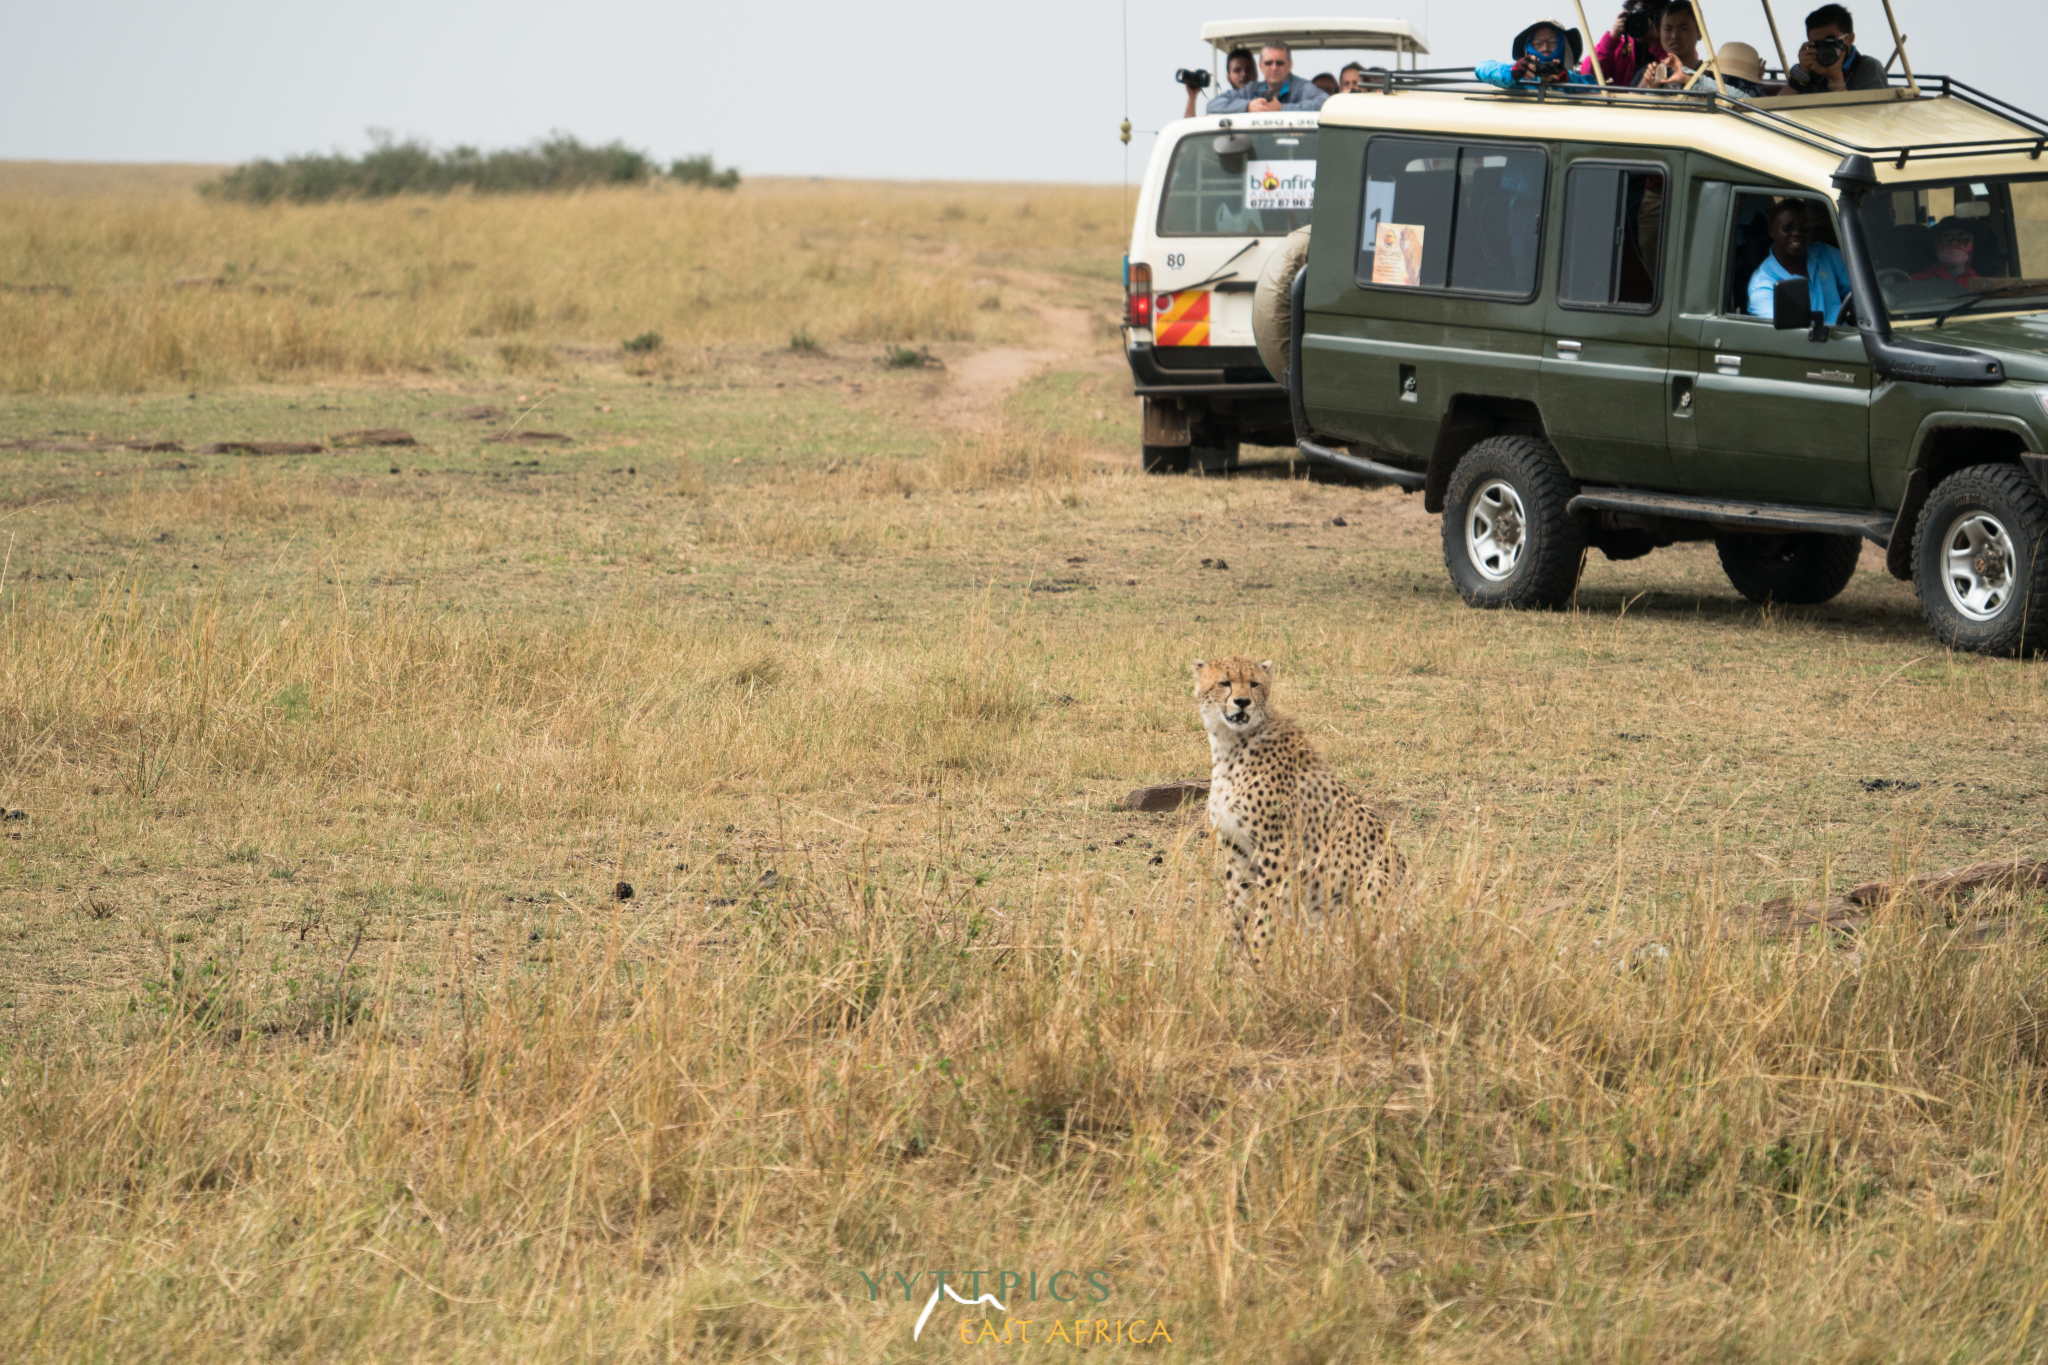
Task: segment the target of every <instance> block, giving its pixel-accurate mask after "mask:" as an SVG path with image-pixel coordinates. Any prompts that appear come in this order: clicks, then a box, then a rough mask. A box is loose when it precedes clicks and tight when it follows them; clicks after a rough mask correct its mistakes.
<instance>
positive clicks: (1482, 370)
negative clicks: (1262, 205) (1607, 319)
mask: <svg viewBox="0 0 2048 1365" xmlns="http://www.w3.org/2000/svg"><path fill="white" fill-rule="evenodd" d="M1335 133H1336V130H1332V129H1328V128H1326V129H1324V130H1323V133H1322V136H1323V138H1324V139H1325V143H1324V145H1325V148H1326V152H1325V155H1324V156H1323V158H1322V163H1321V177H1322V183H1320V184H1319V185H1318V192H1319V195H1320V196H1321V197H1322V199H1323V202H1324V204H1325V206H1326V208H1325V211H1324V212H1323V213H1321V214H1319V215H1318V218H1317V229H1316V231H1317V234H1318V246H1317V248H1316V249H1315V251H1313V252H1311V254H1310V262H1309V272H1308V284H1307V286H1306V311H1307V314H1308V318H1307V325H1306V330H1305V334H1304V336H1303V339H1302V361H1301V363H1302V367H1303V375H1304V384H1303V388H1304V391H1305V397H1306V401H1307V405H1308V417H1309V420H1310V423H1311V425H1313V426H1314V427H1315V428H1316V429H1317V430H1319V431H1325V432H1329V433H1331V434H1333V435H1337V436H1341V437H1344V438H1346V439H1348V440H1351V441H1353V442H1354V443H1356V444H1359V445H1362V446H1364V447H1367V448H1370V449H1373V450H1375V451H1378V452H1380V453H1381V454H1382V455H1384V456H1387V457H1393V458H1395V459H1396V461H1397V462H1398V463H1405V464H1410V465H1415V464H1419V463H1421V462H1426V461H1427V460H1428V458H1429V456H1430V453H1431V450H1432V448H1433V447H1434V446H1435V445H1436V443H1437V441H1438V438H1439V433H1440V430H1441V428H1442V425H1443V422H1444V420H1445V418H1446V415H1447V414H1448V413H1450V412H1452V411H1453V410H1454V407H1455V405H1457V404H1459V403H1460V402H1461V400H1467V399H1470V400H1476V401H1479V402H1484V403H1487V404H1489V405H1496V410H1519V411H1526V412H1527V413H1528V415H1529V418H1530V420H1531V422H1532V424H1533V420H1534V417H1535V414H1536V412H1537V404H1536V369H1537V353H1538V351H1539V350H1540V348H1541V346H1542V341H1543V309H1542V305H1541V303H1540V301H1539V300H1540V290H1539V282H1540V280H1541V275H1542V255H1543V230H1544V223H1545V221H1546V214H1545V212H1544V210H1545V206H1546V196H1547V194H1548V181H1549V168H1550V151H1549V148H1548V147H1547V146H1546V145H1545V144H1543V143H1540V142H1508V141H1496V140H1484V141H1482V140H1477V139H1461V138H1455V137H1436V136H1429V135H1421V134H1409V133H1377V134H1374V135H1372V136H1371V137H1370V138H1369V139H1367V141H1366V143H1365V145H1364V146H1363V148H1361V149H1360V150H1361V151H1362V152H1363V155H1362V156H1360V155H1358V153H1357V152H1353V153H1351V155H1348V156H1346V155H1343V154H1341V153H1338V154H1336V155H1333V154H1332V152H1331V150H1330V149H1333V148H1334V147H1343V148H1345V149H1346V150H1349V148H1350V147H1352V146H1355V145H1356V144H1354V143H1352V142H1351V141H1350V140H1349V138H1348V137H1346V138H1342V139H1341V140H1339V139H1337V138H1335V137H1334V136H1333V135H1334V134H1335ZM1325 225H1327V226H1325ZM1333 238H1334V239H1337V240H1339V241H1343V242H1344V245H1343V246H1342V247H1341V248H1340V249H1337V250H1331V249H1330V248H1328V247H1325V246H1322V245H1321V243H1322V242H1326V241H1330V240H1331V239H1333ZM1346 239H1348V240H1346Z"/></svg>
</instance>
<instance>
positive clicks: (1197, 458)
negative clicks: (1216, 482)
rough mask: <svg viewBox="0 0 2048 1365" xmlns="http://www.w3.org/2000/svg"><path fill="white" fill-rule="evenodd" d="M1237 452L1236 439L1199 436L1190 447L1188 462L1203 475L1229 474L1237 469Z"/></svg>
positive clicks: (1210, 435) (1208, 435) (1212, 435)
mask: <svg viewBox="0 0 2048 1365" xmlns="http://www.w3.org/2000/svg"><path fill="white" fill-rule="evenodd" d="M1237 450H1238V443H1237V439H1236V438H1235V437H1219V436H1217V435H1215V434H1214V433H1209V434H1207V435H1198V436H1196V438H1195V443H1194V444H1193V445H1191V446H1189V447H1188V462H1189V464H1190V465H1192V466H1193V467H1194V468H1195V469H1196V470H1198V471H1200V472H1201V473H1203V474H1208V475H1212V476H1213V475H1219V474H1228V473H1231V472H1232V471H1234V470H1235V469H1236V468H1237Z"/></svg>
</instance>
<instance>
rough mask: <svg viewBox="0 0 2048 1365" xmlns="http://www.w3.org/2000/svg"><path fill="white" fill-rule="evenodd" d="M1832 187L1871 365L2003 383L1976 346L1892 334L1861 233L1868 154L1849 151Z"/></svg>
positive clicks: (1999, 370)
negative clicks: (1837, 197)
mask: <svg viewBox="0 0 2048 1365" xmlns="http://www.w3.org/2000/svg"><path fill="white" fill-rule="evenodd" d="M1834 182H1835V189H1836V190H1837V191H1838V192H1840V194H1841V196H1842V258H1843V263H1844V264H1846V265H1847V266H1848V267H1849V285H1850V288H1851V289H1852V290H1853V291H1854V293H1853V296H1854V298H1855V301H1856V330H1857V331H1858V332H1859V333H1860V334H1861V335H1862V337H1863V353H1864V354H1865V355H1867V356H1869V357H1870V368H1871V369H1873V370H1875V371H1877V373H1878V374H1880V375H1882V376H1884V377H1885V378H1886V379H1893V380H1899V381H1902V382H1910V383H1915V384H1943V385H1949V386H1955V385H1964V384H2002V383H2004V382H2005V366H2004V365H2002V364H2000V363H1999V362H1998V361H1997V360H1995V359H1994V358H1992V357H1991V356H1988V355H1985V354H1984V353H1983V352H1981V351H1971V350H1965V349H1964V348H1963V347H1961V346H1944V345H1942V344H1941V343H1940V342H1937V341H1921V340H1919V339H1917V338H1914V337H1905V338H1901V337H1897V336H1894V335H1893V334H1892V319H1891V314H1890V313H1889V312H1887V311H1886V309H1885V306H1884V293H1883V291H1882V290H1880V289H1879V288H1878V284H1877V270H1876V267H1875V266H1873V265H1872V263H1871V259H1870V243H1869V241H1868V240H1867V239H1866V238H1865V237H1864V235H1863V197H1864V196H1865V195H1867V194H1869V193H1870V192H1871V191H1872V190H1874V189H1876V188H1877V168H1876V167H1875V166H1873V165H1871V164H1870V158H1869V157H1867V156H1862V155H1855V154H1852V155H1850V156H1845V157H1843V158H1842V164H1841V165H1839V166H1837V167H1835V174H1834Z"/></svg>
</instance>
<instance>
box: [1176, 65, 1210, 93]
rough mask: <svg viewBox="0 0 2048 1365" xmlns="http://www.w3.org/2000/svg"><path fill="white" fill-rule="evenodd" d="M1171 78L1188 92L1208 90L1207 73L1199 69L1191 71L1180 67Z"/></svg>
mask: <svg viewBox="0 0 2048 1365" xmlns="http://www.w3.org/2000/svg"><path fill="white" fill-rule="evenodd" d="M1173 78H1174V79H1175V80H1177V81H1179V82H1180V83H1181V84H1182V85H1185V86H1186V87H1187V88H1188V89H1190V90H1207V89H1208V88H1209V73H1208V72H1206V71H1203V70H1201V69H1199V68H1197V69H1195V70H1192V71H1191V70H1189V69H1188V68H1187V67H1182V68H1181V69H1180V70H1178V71H1176V72H1174V73H1173Z"/></svg>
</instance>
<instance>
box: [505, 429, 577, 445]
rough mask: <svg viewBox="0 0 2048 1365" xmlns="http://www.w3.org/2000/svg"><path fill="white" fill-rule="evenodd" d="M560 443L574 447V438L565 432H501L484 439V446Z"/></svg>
mask: <svg viewBox="0 0 2048 1365" xmlns="http://www.w3.org/2000/svg"><path fill="white" fill-rule="evenodd" d="M522 441H525V442H535V441H561V442H563V443H565V444H568V445H574V444H575V443H576V438H575V437H574V436H571V435H569V433H567V432H566V431H501V432H499V433H498V434H497V435H496V436H486V437H484V444H485V445H503V444H505V443H507V442H511V443H514V444H517V443H519V442H522Z"/></svg>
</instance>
